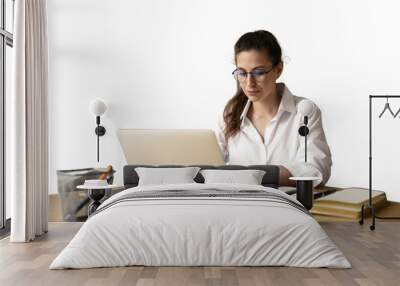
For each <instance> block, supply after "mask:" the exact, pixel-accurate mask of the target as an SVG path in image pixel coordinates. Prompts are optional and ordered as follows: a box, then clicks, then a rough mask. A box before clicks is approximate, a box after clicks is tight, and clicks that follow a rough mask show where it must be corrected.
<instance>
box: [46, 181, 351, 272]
mask: <svg viewBox="0 0 400 286" xmlns="http://www.w3.org/2000/svg"><path fill="white" fill-rule="evenodd" d="M175 190H177V191H176V192H174V191H175ZM252 191H254V194H253V192H252ZM166 193H172V194H174V193H175V195H172V196H166V195H165V194H166ZM224 193H226V196H225V195H222V194H224ZM147 194H151V196H149V197H145V196H147ZM154 194H156V195H155V196H154ZM157 194H160V195H159V196H158V195H157ZM163 194H164V195H163ZM191 194H199V196H196V195H194V196H192V195H191ZM219 194H221V195H219ZM127 265H145V266H194V265H198V266H200V265H203V266H207V265H208V266H210V265H214V266H216V265H218V266H244V265H246V266H293V267H330V268H350V267H351V265H350V263H349V262H348V260H347V259H346V258H345V256H344V255H343V253H342V252H341V251H340V250H339V249H338V248H337V247H336V245H335V244H334V243H333V242H332V240H331V239H330V238H329V237H328V236H327V234H326V233H325V231H324V230H323V229H322V228H321V226H320V225H319V224H318V223H317V222H316V221H315V219H314V218H313V217H312V216H310V215H309V214H308V212H307V211H306V210H305V209H304V208H303V207H302V206H301V204H300V203H299V202H297V201H296V200H295V199H294V198H292V197H290V196H288V195H286V194H284V193H283V192H281V191H279V190H276V189H273V188H267V187H263V186H254V185H240V184H197V183H193V184H174V185H157V186H141V187H135V188H131V189H127V190H125V191H123V192H121V193H118V194H117V195H115V196H113V197H111V198H109V199H108V200H107V201H105V202H104V203H103V204H102V205H101V206H100V207H99V209H98V211H97V212H96V214H95V215H93V216H92V217H90V218H89V219H88V220H87V221H86V223H85V224H84V225H83V226H82V227H81V229H80V230H79V232H78V233H77V234H76V235H75V237H74V238H73V239H72V241H71V242H70V243H69V244H68V245H67V247H65V249H64V250H63V251H62V252H61V253H60V254H59V255H58V256H57V257H56V259H55V260H54V261H53V262H52V264H51V265H50V269H63V268H91V267H113V266H127Z"/></svg>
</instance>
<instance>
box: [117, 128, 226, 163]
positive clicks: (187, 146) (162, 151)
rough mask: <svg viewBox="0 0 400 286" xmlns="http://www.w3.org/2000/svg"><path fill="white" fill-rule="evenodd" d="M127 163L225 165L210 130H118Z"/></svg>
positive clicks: (215, 139) (213, 134)
mask: <svg viewBox="0 0 400 286" xmlns="http://www.w3.org/2000/svg"><path fill="white" fill-rule="evenodd" d="M117 135H118V138H119V141H120V143H121V146H122V150H123V152H124V154H125V158H126V161H127V163H128V164H129V165H140V164H143V165H214V166H218V165H224V164H225V163H224V158H223V155H222V152H221V150H220V148H219V145H218V142H217V138H216V136H215V133H214V131H213V130H209V129H119V130H118V131H117Z"/></svg>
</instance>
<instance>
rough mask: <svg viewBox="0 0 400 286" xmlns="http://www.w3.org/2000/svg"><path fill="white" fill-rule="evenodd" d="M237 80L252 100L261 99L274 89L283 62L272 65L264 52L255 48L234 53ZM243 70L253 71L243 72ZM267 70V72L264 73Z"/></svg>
mask: <svg viewBox="0 0 400 286" xmlns="http://www.w3.org/2000/svg"><path fill="white" fill-rule="evenodd" d="M236 66H237V68H238V69H239V71H238V74H237V75H238V76H237V78H238V81H239V84H240V87H241V88H242V89H243V92H244V93H245V95H246V96H247V97H248V99H250V100H251V101H252V102H255V101H259V100H263V99H265V98H267V97H268V96H270V95H271V94H272V93H273V92H274V91H275V89H276V87H275V83H276V80H277V79H278V77H279V76H280V74H281V72H282V69H283V64H282V63H280V64H278V65H276V66H275V67H273V64H272V62H271V60H270V59H269V58H268V57H267V56H266V54H265V52H261V51H257V50H249V51H242V52H240V53H239V54H237V55H236ZM245 72H253V74H252V75H251V76H250V74H247V75H246V74H245ZM265 72H267V73H265Z"/></svg>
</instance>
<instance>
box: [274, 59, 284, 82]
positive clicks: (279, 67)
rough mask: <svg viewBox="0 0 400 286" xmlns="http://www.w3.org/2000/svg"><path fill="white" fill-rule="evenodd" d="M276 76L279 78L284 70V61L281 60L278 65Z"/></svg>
mask: <svg viewBox="0 0 400 286" xmlns="http://www.w3.org/2000/svg"><path fill="white" fill-rule="evenodd" d="M275 68H276V78H277V79H278V78H279V77H280V76H281V74H282V71H283V62H280V63H279V64H277V65H276V67H275Z"/></svg>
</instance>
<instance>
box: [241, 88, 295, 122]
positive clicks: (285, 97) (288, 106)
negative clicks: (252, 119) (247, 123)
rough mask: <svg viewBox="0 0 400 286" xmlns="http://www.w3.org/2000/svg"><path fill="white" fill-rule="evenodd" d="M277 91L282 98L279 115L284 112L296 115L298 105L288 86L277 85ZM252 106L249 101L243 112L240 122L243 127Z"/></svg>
mask: <svg viewBox="0 0 400 286" xmlns="http://www.w3.org/2000/svg"><path fill="white" fill-rule="evenodd" d="M277 90H278V94H279V95H281V96H282V99H281V103H280V104H279V108H278V113H279V112H282V111H287V112H290V113H296V105H295V102H294V97H293V94H292V92H291V91H290V90H289V89H288V88H287V86H286V85H285V84H284V83H283V82H279V83H277ZM250 106H251V101H250V100H249V99H248V100H247V103H246V105H245V107H244V109H243V112H242V114H241V115H240V120H241V121H242V123H241V125H243V123H244V120H245V118H246V115H247V112H248V111H249V108H250Z"/></svg>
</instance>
